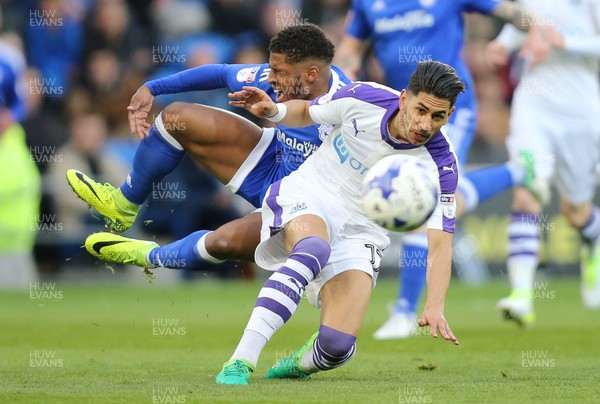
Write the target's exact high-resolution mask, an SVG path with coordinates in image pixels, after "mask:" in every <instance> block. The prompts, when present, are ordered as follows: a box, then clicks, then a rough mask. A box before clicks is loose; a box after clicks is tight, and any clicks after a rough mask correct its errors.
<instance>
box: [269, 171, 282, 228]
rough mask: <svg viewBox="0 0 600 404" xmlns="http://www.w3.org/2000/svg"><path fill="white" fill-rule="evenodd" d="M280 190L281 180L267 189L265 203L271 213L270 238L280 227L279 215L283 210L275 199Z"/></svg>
mask: <svg viewBox="0 0 600 404" xmlns="http://www.w3.org/2000/svg"><path fill="white" fill-rule="evenodd" d="M280 189H281V180H279V181H277V182H275V183H273V184H272V185H271V187H270V188H269V195H267V199H266V203H267V206H268V207H269V209H271V212H273V224H272V225H271V236H274V235H275V234H277V233H278V232H279V230H280V227H281V221H282V220H281V214H282V212H283V209H282V207H281V206H279V204H278V203H277V197H278V196H279V191H280Z"/></svg>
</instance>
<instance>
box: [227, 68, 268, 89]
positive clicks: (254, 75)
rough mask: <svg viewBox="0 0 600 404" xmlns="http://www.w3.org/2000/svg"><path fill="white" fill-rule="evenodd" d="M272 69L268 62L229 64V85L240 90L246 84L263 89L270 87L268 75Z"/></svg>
mask: <svg viewBox="0 0 600 404" xmlns="http://www.w3.org/2000/svg"><path fill="white" fill-rule="evenodd" d="M270 72H271V69H270V68H269V65H268V64H266V63H265V64H261V65H229V66H228V71H227V86H228V87H229V88H230V89H231V90H232V91H240V90H241V89H242V87H244V86H253V87H258V88H260V89H261V90H265V91H266V90H267V88H270V87H271V86H270V84H269V83H267V77H268V76H269V73H270Z"/></svg>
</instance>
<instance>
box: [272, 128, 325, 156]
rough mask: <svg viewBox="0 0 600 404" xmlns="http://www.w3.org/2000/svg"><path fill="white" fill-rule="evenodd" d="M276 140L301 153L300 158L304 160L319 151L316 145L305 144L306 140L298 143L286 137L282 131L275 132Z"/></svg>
mask: <svg viewBox="0 0 600 404" xmlns="http://www.w3.org/2000/svg"><path fill="white" fill-rule="evenodd" d="M277 140H279V141H280V142H282V143H283V144H285V145H287V146H289V147H290V148H292V149H294V150H297V151H299V152H300V153H302V156H303V157H304V158H305V159H306V158H307V157H308V156H310V155H311V154H313V153H314V152H316V151H317V150H318V149H319V146H318V145H316V144H314V143H311V142H307V141H306V140H304V141H299V140H298V139H296V138H295V137H291V136H286V135H285V133H284V132H283V131H277Z"/></svg>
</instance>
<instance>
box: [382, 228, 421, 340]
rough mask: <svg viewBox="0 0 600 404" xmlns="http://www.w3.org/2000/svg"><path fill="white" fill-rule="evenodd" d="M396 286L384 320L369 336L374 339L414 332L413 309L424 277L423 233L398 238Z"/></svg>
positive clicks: (398, 336) (406, 335)
mask: <svg viewBox="0 0 600 404" xmlns="http://www.w3.org/2000/svg"><path fill="white" fill-rule="evenodd" d="M399 262H400V276H399V279H400V285H399V289H398V290H399V293H398V297H397V299H396V302H395V304H394V306H393V308H392V313H391V315H390V317H389V318H388V320H387V321H386V322H385V323H384V324H383V325H382V326H381V327H380V328H379V329H377V331H375V333H374V334H373V338H375V339H399V338H407V337H410V336H411V335H415V334H416V332H417V316H416V311H417V305H418V304H419V300H420V299H421V295H422V293H423V290H424V288H425V278H426V275H427V233H426V232H425V230H420V231H417V232H413V233H410V234H406V235H403V236H402V250H401V251H400V261H399Z"/></svg>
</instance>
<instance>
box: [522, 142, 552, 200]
mask: <svg viewBox="0 0 600 404" xmlns="http://www.w3.org/2000/svg"><path fill="white" fill-rule="evenodd" d="M520 160H521V165H522V166H523V169H524V170H525V178H524V179H523V187H524V188H526V189H528V190H529V192H531V193H532V194H533V196H534V197H535V198H536V199H537V200H538V201H539V202H540V203H541V204H542V205H543V206H545V205H548V203H550V198H551V196H552V195H551V193H550V184H549V183H548V181H546V180H544V179H542V178H539V177H537V176H536V174H535V156H534V155H533V153H532V152H530V151H522V152H521V153H520Z"/></svg>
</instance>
